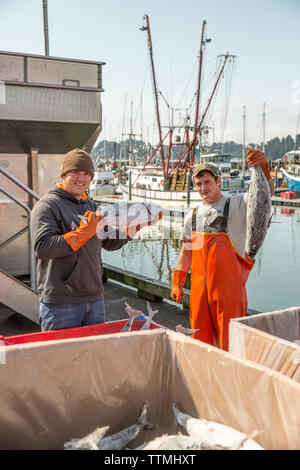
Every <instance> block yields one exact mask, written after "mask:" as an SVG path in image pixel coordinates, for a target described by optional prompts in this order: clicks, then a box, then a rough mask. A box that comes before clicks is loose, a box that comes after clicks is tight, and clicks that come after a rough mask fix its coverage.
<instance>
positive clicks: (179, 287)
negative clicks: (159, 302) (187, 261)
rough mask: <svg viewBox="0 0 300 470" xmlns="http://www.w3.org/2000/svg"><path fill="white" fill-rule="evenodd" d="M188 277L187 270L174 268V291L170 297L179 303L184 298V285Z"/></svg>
mask: <svg viewBox="0 0 300 470" xmlns="http://www.w3.org/2000/svg"><path fill="white" fill-rule="evenodd" d="M185 279H186V272H185V271H181V270H180V269H174V271H173V279H172V291H171V295H170V298H171V299H172V300H175V302H177V303H178V304H180V302H181V301H182V300H183V298H184V292H183V286H184V283H185Z"/></svg>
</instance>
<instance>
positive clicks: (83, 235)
mask: <svg viewBox="0 0 300 470" xmlns="http://www.w3.org/2000/svg"><path fill="white" fill-rule="evenodd" d="M84 217H86V218H87V222H86V223H85V222H84V221H83V220H81V222H80V225H79V227H78V228H77V229H76V230H73V231H72V232H68V233H65V234H64V235H63V238H64V239H65V240H66V242H67V243H68V244H69V245H70V247H71V248H72V250H73V251H77V250H79V248H81V247H82V245H84V244H85V243H86V242H87V241H88V240H89V239H90V238H92V237H93V236H94V235H95V234H96V231H97V224H98V221H99V220H98V218H97V217H96V215H95V213H94V212H90V211H87V212H86V213H85V214H84Z"/></svg>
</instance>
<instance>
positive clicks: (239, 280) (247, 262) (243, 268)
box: [190, 199, 255, 350]
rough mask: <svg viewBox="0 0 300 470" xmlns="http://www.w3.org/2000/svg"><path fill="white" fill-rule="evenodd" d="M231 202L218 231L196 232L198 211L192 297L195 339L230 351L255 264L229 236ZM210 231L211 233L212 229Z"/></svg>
mask: <svg viewBox="0 0 300 470" xmlns="http://www.w3.org/2000/svg"><path fill="white" fill-rule="evenodd" d="M229 202H230V200H229V199H228V200H227V201H226V203H225V208H224V213H223V217H222V222H221V224H220V226H219V231H216V232H215V233H206V231H205V229H206V228H204V232H203V233H202V232H201V233H200V232H197V231H196V210H194V212H193V217H192V238H191V241H192V271H191V294H190V323H191V328H195V329H199V330H200V331H198V332H197V333H196V334H194V335H193V337H194V338H196V339H199V340H201V341H204V342H205V343H209V344H212V345H214V346H217V347H219V348H221V349H224V350H228V330H229V321H230V319H231V318H237V317H242V316H245V314H246V311H247V293H246V286H245V284H246V282H247V279H248V276H249V274H250V271H251V269H252V267H253V265H254V263H255V260H251V259H250V258H249V257H248V255H247V253H246V257H245V258H243V257H242V256H241V255H240V254H239V253H238V252H237V251H236V250H235V248H234V246H233V244H232V242H231V240H230V238H229V236H228V234H227V233H226V232H227V220H228V214H229ZM210 230H211V229H210Z"/></svg>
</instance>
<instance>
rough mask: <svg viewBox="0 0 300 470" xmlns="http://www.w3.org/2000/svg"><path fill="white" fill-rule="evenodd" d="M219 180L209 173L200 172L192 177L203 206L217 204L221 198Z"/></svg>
mask: <svg viewBox="0 0 300 470" xmlns="http://www.w3.org/2000/svg"><path fill="white" fill-rule="evenodd" d="M220 185H221V178H220V176H218V177H217V178H215V177H214V176H213V174H212V173H210V171H202V172H201V173H199V176H195V177H194V186H195V188H196V189H197V191H198V193H199V194H200V196H201V197H202V199H203V201H204V204H212V203H214V202H217V201H218V200H219V199H220V198H221V197H222V193H221V191H220Z"/></svg>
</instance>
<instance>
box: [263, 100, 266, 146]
mask: <svg viewBox="0 0 300 470" xmlns="http://www.w3.org/2000/svg"><path fill="white" fill-rule="evenodd" d="M265 142H266V104H265V103H264V104H263V144H262V150H263V152H264V151H265Z"/></svg>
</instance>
